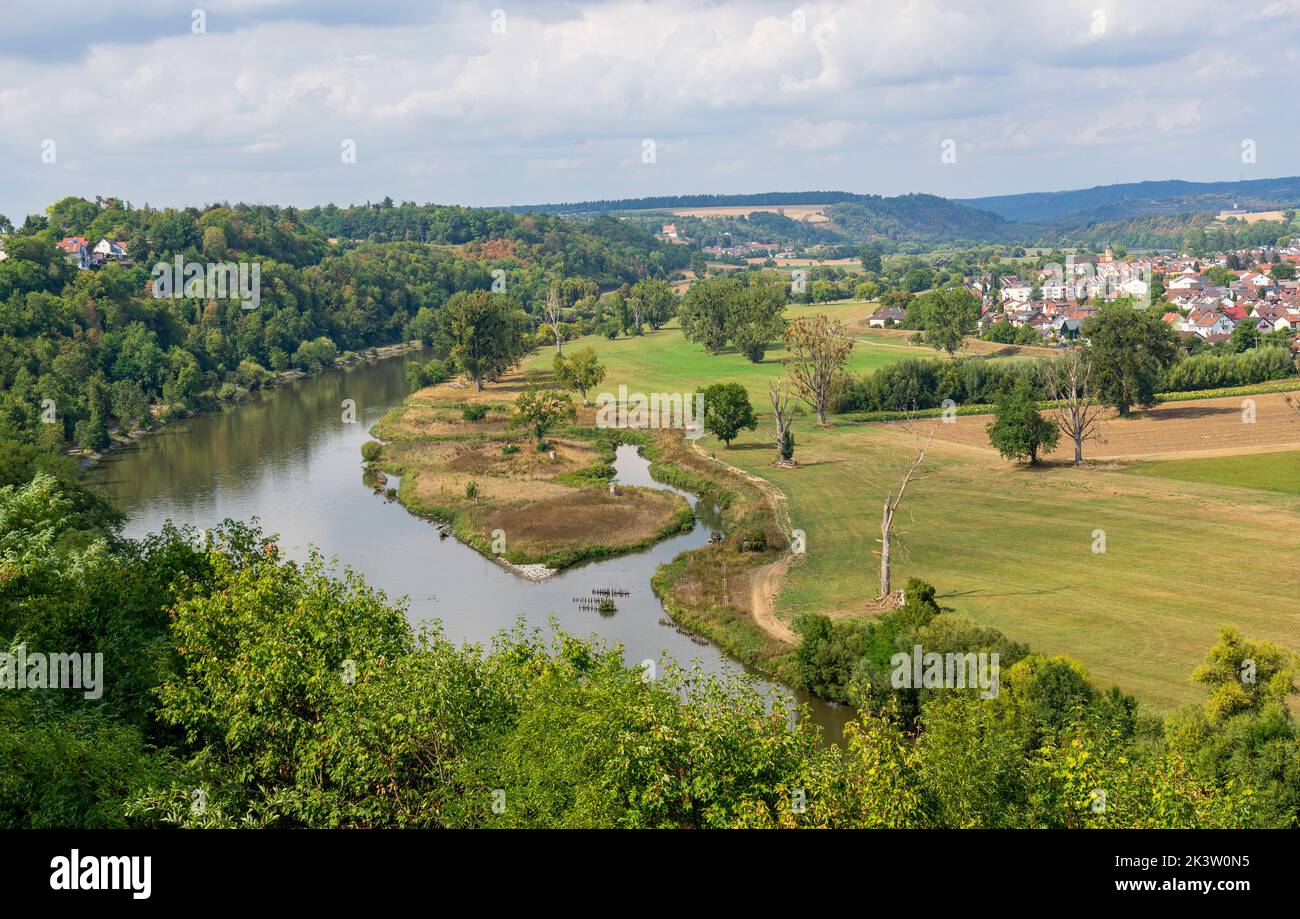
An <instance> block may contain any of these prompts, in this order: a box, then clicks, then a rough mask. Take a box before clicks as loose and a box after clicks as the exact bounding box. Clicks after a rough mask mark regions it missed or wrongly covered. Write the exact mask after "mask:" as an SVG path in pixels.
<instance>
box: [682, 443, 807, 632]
mask: <svg viewBox="0 0 1300 919" xmlns="http://www.w3.org/2000/svg"><path fill="white" fill-rule="evenodd" d="M691 449H693V450H694V451H695V452H696V453H698V454H699V455H700V456H702V457H704V458H705V459H707V460H709V461H710V462H713V463H716V464H717V465H719V466H721V467H722V468H724V469H726V470H727V471H728V472H730V473H731V474H732V475H736V476H739V477H740V478H742V479H744V480H745V481H747V482H752V483H753V484H754V485H755V486H756V487H757V488H758V490H759V491H761V492H762V493H763V496H764V497H765V498H766V499H767V502H768V504H769V505H770V506H771V508H772V513H773V514H774V515H775V517H776V525H777V526H778V527H779V528H780V529H781V532H783V533H785V534H787V535H789V533H790V532H791V531H792V530H793V529H794V524H793V523H792V522H791V520H790V509H789V501H787V500H786V497H785V493H784V492H782V491H781V489H779V488H777V487H776V486H775V485H773V484H772V483H771V482H769V481H768V480H767V479H765V478H763V477H762V476H757V475H752V474H750V473H748V472H746V471H745V470H743V469H738V468H736V467H735V466H733V465H731V464H730V463H726V462H723V461H722V460H720V459H718V458H717V457H716V456H710V455H709V454H708V453H706V452H704V449H703V448H702V447H701V446H700V442H699V441H698V440H696V441H692V442H691ZM793 560H794V558H793V556H791V555H789V554H786V555H782V556H781V557H780V558H779V559H777V560H776V561H774V562H772V563H770V564H767V565H764V566H763V567H762V568H758V569H755V571H754V573H753V574H752V575H750V595H749V610H750V615H751V616H753V618H754V622H756V623H757V624H758V627H759V628H761V629H762V630H763V631H764V632H766V633H767V634H768V635H771V636H772V637H773V638H775V639H776V640H777V641H781V642H784V643H786V644H790V645H797V644H798V643H799V638H798V636H796V635H795V633H794V632H793V631H792V630H791V629H790V626H789V625H787V624H786V623H785V622H784V621H783V620H781V619H780V618H778V617H777V615H776V597H777V594H779V593H780V592H781V582H782V581H783V580H784V579H785V575H786V572H788V571H789V570H790V564H791V562H792V561H793Z"/></svg>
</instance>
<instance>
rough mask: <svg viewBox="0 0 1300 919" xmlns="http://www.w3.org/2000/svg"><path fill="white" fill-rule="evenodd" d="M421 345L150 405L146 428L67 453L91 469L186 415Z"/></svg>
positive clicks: (368, 352)
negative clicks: (224, 392)
mask: <svg viewBox="0 0 1300 919" xmlns="http://www.w3.org/2000/svg"><path fill="white" fill-rule="evenodd" d="M423 348H424V344H423V343H422V342H420V341H408V342H399V343H397V344H392V345H376V346H374V347H372V348H366V349H363V350H361V351H348V352H346V353H345V354H341V355H339V356H338V357H336V358H335V359H334V363H333V364H331V365H330V366H328V367H322V368H321V369H320V370H317V371H314V372H312V373H308V372H306V371H304V370H299V369H296V368H295V369H293V370H283V371H281V372H279V373H277V374H275V375H274V376H273V377H272V378H271V379H269V380H268V381H267V382H266V383H264V384H263V385H262V386H260V387H258V388H257V389H248V388H246V387H236V388H235V390H234V392H233V393H231V394H230V395H229V396H228V397H226V398H224V399H219V398H217V397H215V396H212V395H211V394H210V393H209V395H208V398H206V399H205V400H204V401H203V402H202V404H200V405H199V406H197V407H196V408H193V409H188V410H184V411H176V412H171V413H168V406H164V405H152V406H150V411H151V413H152V414H153V416H154V422H153V423H152V424H150V425H149V426H148V427H146V428H136V429H135V430H132V431H129V432H127V433H125V434H123V433H121V432H120V431H118V430H112V431H109V432H108V436H109V441H110V443H109V445H108V446H107V447H105V448H104V449H103V450H98V451H95V450H91V451H86V450H70V451H69V455H70V456H76V457H78V465H79V468H80V469H81V471H82V472H85V471H86V470H88V469H90V468H91V467H93V466H95V465H96V464H97V463H99V462H100V461H101V460H103V458H104V457H105V456H107V455H108V454H110V453H113V452H114V451H118V450H122V449H125V448H128V447H130V446H132V445H134V444H136V443H138V442H139V441H140V440H142V439H143V438H146V437H149V436H152V435H155V434H157V433H159V432H160V431H162V430H163V429H165V428H166V427H167V426H168V425H171V424H175V423H176V422H177V421H183V420H185V419H187V418H193V417H195V416H198V415H203V414H205V413H207V412H214V411H217V410H218V409H221V408H222V407H224V406H226V405H234V404H237V403H240V402H243V401H244V400H246V399H248V398H249V396H251V395H253V393H255V392H260V391H263V390H269V389H274V388H275V387H277V386H283V385H284V384H286V383H293V382H296V381H298V380H303V379H307V378H309V377H313V376H318V375H320V374H322V373H328V372H330V371H333V370H340V369H343V368H345V367H351V366H353V365H355V364H358V363H362V362H365V361H380V360H386V359H388V358H393V357H402V356H404V355H407V354H411V353H413V352H416V351H420V350H422V349H423Z"/></svg>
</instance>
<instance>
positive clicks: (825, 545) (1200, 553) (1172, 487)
mask: <svg viewBox="0 0 1300 919" xmlns="http://www.w3.org/2000/svg"><path fill="white" fill-rule="evenodd" d="M964 420H965V419H962V421H964ZM959 423H961V421H959ZM760 435H761V436H760ZM766 435H767V432H766V430H764V429H761V428H760V430H759V431H758V432H756V433H754V434H750V433H748V432H745V433H744V434H743V435H742V437H741V438H740V439H739V440H738V441H737V442H736V443H735V444H734V445H733V447H732V449H731V450H724V449H722V448H721V445H720V444H714V443H711V442H710V443H709V444H708V446H709V447H710V449H714V450H716V453H717V455H718V456H719V458H722V459H725V460H726V461H727V462H729V463H731V464H733V465H736V466H739V467H741V468H744V469H747V470H749V471H752V472H753V473H755V474H759V475H762V476H764V477H765V478H767V479H769V480H770V481H772V482H773V483H775V484H776V485H777V486H778V487H779V488H781V489H782V491H783V492H784V493H785V494H786V496H787V497H788V498H789V501H790V514H791V517H792V519H793V522H794V525H795V526H796V527H799V528H800V529H803V530H805V531H806V532H807V554H806V556H805V558H804V559H803V560H802V561H801V562H799V563H797V564H796V565H795V566H794V567H793V568H792V569H791V572H790V575H789V578H788V580H787V583H786V586H785V589H784V590H783V591H782V592H781V594H780V596H779V599H778V602H777V612H778V615H780V616H781V617H782V618H785V619H787V620H788V619H790V618H792V617H793V616H795V615H797V614H799V613H801V612H823V613H832V614H837V615H854V614H857V613H859V612H860V611H861V610H862V609H863V607H864V605H865V603H866V601H867V600H868V599H869V598H870V597H872V596H874V595H875V593H876V587H877V571H878V567H879V561H878V559H877V557H876V556H875V555H874V554H873V552H874V550H875V549H877V548H878V544H877V542H876V539H877V538H878V536H879V519H880V507H881V503H882V501H883V499H884V495H885V492H886V490H887V489H888V488H889V487H890V486H891V485H892V484H896V482H897V477H898V472H897V467H898V463H899V461H900V459H901V458H902V457H903V456H904V455H905V454H906V453H907V451H908V450H909V449H910V445H911V442H910V439H909V438H908V436H907V435H905V434H904V433H903V432H902V431H901V430H900V429H899V428H898V427H896V426H888V425H854V426H850V425H845V426H841V427H837V428H834V429H832V430H830V431H817V430H816V429H815V428H813V427H812V425H811V424H810V422H809V421H807V420H805V421H804V422H803V423H802V424H801V425H800V426H799V428H798V430H797V432H796V438H797V440H798V443H799V446H798V449H797V450H796V459H798V460H799V461H800V463H801V464H802V465H801V466H800V468H798V469H791V470H786V469H775V468H772V467H771V466H770V460H771V454H772V448H771V446H770V445H769V444H768V443H766V440H767V439H768V438H767V436H766ZM931 451H932V452H931V457H932V462H931V463H930V466H931V468H932V470H933V472H934V474H933V475H932V476H931V477H930V478H928V479H925V480H924V481H922V482H920V483H919V484H917V485H916V486H915V487H914V491H913V492H912V499H911V500H910V502H909V504H908V506H907V507H906V514H905V515H903V516H902V518H901V519H902V523H901V527H900V529H901V530H902V533H903V543H904V545H905V546H906V551H905V552H904V553H903V557H902V558H901V560H899V561H898V563H897V564H896V565H895V568H894V576H895V581H896V583H898V584H902V583H903V582H904V580H905V579H906V578H907V577H909V576H917V577H921V578H924V579H925V580H928V581H930V582H932V583H934V584H935V585H936V586H937V587H938V588H939V593H940V596H941V598H942V602H943V604H944V605H946V606H951V607H953V608H955V609H958V610H961V611H963V612H965V613H968V614H969V615H971V616H972V617H974V618H975V619H977V620H978V621H980V622H983V623H986V624H988V625H992V626H995V627H997V628H999V629H1001V630H1002V631H1003V632H1005V633H1006V634H1007V635H1009V636H1010V637H1012V638H1014V639H1016V640H1019V641H1025V642H1028V643H1029V644H1030V646H1031V647H1032V648H1033V649H1034V650H1036V651H1040V652H1046V653H1054V654H1059V653H1066V654H1070V655H1072V656H1074V657H1077V658H1079V659H1080V660H1082V661H1083V662H1084V663H1085V664H1086V665H1087V666H1088V668H1089V670H1090V671H1091V672H1092V673H1093V675H1094V676H1095V677H1096V678H1097V680H1098V682H1099V683H1102V684H1104V685H1110V684H1111V683H1114V684H1117V685H1119V686H1120V687H1121V688H1122V689H1124V690H1125V691H1126V692H1131V693H1134V694H1135V695H1137V696H1138V697H1139V698H1140V699H1141V700H1142V701H1144V702H1145V703H1148V704H1150V705H1152V706H1154V707H1155V708H1157V709H1168V708H1171V707H1174V706H1176V705H1178V704H1180V703H1182V702H1186V701H1189V700H1192V699H1194V698H1197V697H1198V696H1197V691H1196V690H1195V689H1194V688H1193V687H1192V685H1191V683H1190V681H1189V677H1190V674H1191V671H1192V669H1193V667H1194V666H1195V665H1196V664H1197V663H1198V662H1199V661H1200V660H1201V658H1202V657H1203V656H1204V655H1205V653H1206V651H1207V650H1208V649H1209V647H1210V646H1211V645H1212V644H1213V643H1214V641H1215V633H1216V630H1217V628H1218V626H1219V625H1220V624H1221V623H1229V622H1231V623H1234V624H1236V625H1237V626H1239V627H1240V628H1241V629H1242V630H1243V631H1244V632H1245V633H1246V634H1248V635H1251V636H1255V637H1259V638H1268V639H1271V640H1273V641H1277V642H1280V643H1282V644H1284V645H1287V646H1290V647H1292V648H1297V647H1300V638H1298V637H1300V603H1297V602H1296V597H1298V596H1300V565H1296V564H1295V563H1294V561H1295V560H1296V559H1300V497H1295V496H1292V495H1279V494H1276V493H1274V492H1268V491H1244V490H1243V489H1240V488H1222V487H1212V486H1199V485H1189V484H1188V483H1184V482H1177V481H1171V480H1168V479H1161V478H1155V477H1148V476H1134V475H1125V474H1122V473H1120V472H1118V471H1113V470H1103V469H1100V468H1084V469H1080V470H1075V469H1074V468H1072V467H1069V466H1053V467H1048V468H1044V469H1035V470H1030V469H1027V468H1025V467H1020V466H1013V465H1011V464H1009V463H1006V462H1004V461H1002V460H1001V459H1000V458H998V457H997V456H996V455H995V454H992V452H991V451H990V452H989V454H988V455H987V456H984V455H980V454H977V453H975V452H974V451H972V450H970V449H969V448H967V447H963V446H959V445H955V444H947V443H941V442H939V441H936V442H935V444H934V446H933V447H932V448H931ZM1271 455H1272V456H1278V455H1280V454H1271ZM1098 529H1100V530H1104V531H1105V535H1106V541H1107V545H1106V551H1105V553H1094V552H1093V551H1092V547H1093V541H1094V536H1093V533H1094V531H1096V530H1098ZM1252 559H1255V560H1258V561H1259V566H1260V567H1259V568H1258V569H1257V570H1259V572H1260V573H1261V576H1259V577H1252V576H1248V575H1246V574H1245V572H1247V571H1249V570H1251V569H1252V567H1253V566H1252V564H1251V562H1250V560H1252Z"/></svg>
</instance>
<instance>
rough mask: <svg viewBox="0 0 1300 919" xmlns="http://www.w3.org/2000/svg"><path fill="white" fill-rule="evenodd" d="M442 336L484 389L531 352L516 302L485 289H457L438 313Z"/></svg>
mask: <svg viewBox="0 0 1300 919" xmlns="http://www.w3.org/2000/svg"><path fill="white" fill-rule="evenodd" d="M438 320H439V322H438V338H439V341H440V343H441V344H442V345H443V346H444V347H445V348H446V350H447V352H448V354H449V356H450V358H451V360H452V361H453V362H454V363H455V366H456V368H457V369H458V370H460V371H461V372H462V373H464V374H465V375H466V376H467V377H469V378H470V379H471V380H473V381H474V389H475V391H476V392H481V391H482V389H483V381H484V380H495V379H496V378H497V377H499V376H500V375H501V374H503V373H505V372H506V371H507V370H509V369H510V368H511V367H513V366H515V364H517V363H518V362H519V361H520V360H521V359H522V358H523V356H524V355H525V354H526V353H527V351H528V345H527V343H526V341H525V339H524V317H523V313H522V312H520V310H519V307H518V306H517V305H516V304H515V301H514V300H512V299H510V298H509V297H507V296H505V295H504V294H491V293H488V292H487V291H485V290H475V291H463V290H462V291H457V292H456V293H455V294H452V296H451V297H450V298H449V299H448V300H447V302H446V303H445V304H444V305H443V307H442V309H441V310H440V311H439V313H438Z"/></svg>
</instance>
